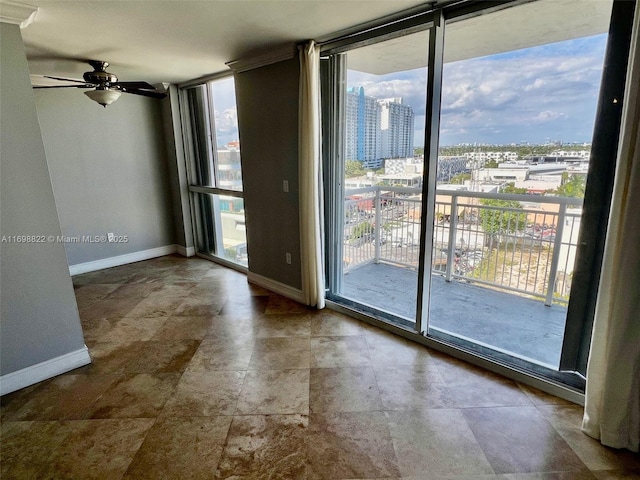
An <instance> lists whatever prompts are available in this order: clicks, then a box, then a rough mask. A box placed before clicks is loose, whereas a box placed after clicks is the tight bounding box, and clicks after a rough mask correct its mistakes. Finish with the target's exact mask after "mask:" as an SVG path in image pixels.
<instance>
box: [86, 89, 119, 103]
mask: <svg viewBox="0 0 640 480" xmlns="http://www.w3.org/2000/svg"><path fill="white" fill-rule="evenodd" d="M84 94H85V95H86V96H87V97H89V98H90V99H91V100H93V101H94V102H96V103H99V104H100V105H102V106H103V107H105V108H106V107H107V105H111V104H112V103H113V102H115V101H116V100H117V99H118V98H119V97H120V92H119V91H117V90H110V89H108V88H102V89H100V88H96V89H95V90H89V91H88V92H84Z"/></svg>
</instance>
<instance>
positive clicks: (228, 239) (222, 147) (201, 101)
mask: <svg viewBox="0 0 640 480" xmlns="http://www.w3.org/2000/svg"><path fill="white" fill-rule="evenodd" d="M182 104H183V109H184V112H185V114H186V116H188V117H187V118H186V122H185V123H186V124H187V125H188V127H189V128H187V129H186V136H187V142H186V143H187V149H186V150H187V156H188V166H189V177H190V183H191V185H190V187H189V190H190V192H191V198H192V215H193V219H194V225H195V233H196V246H197V250H198V253H199V254H200V255H204V256H209V257H213V258H215V259H218V260H222V261H224V262H230V263H231V264H233V265H237V266H241V267H246V266H247V265H248V257H247V236H246V227H245V215H244V201H243V195H242V164H241V157H240V141H239V135H238V117H237V114H236V99H235V85H234V81H233V77H230V76H229V77H225V78H222V79H220V80H214V81H211V82H207V83H205V84H201V85H197V86H194V87H189V88H186V89H184V90H183V91H182Z"/></svg>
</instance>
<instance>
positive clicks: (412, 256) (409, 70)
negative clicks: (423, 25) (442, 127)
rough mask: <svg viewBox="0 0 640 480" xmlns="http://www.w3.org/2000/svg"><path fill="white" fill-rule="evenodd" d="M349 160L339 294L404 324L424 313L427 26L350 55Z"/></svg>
mask: <svg viewBox="0 0 640 480" xmlns="http://www.w3.org/2000/svg"><path fill="white" fill-rule="evenodd" d="M344 56H345V57H346V72H343V75H344V77H343V79H342V81H343V84H345V85H346V91H344V92H342V94H343V95H344V102H343V105H342V114H341V118H340V120H339V121H340V122H341V123H342V131H343V132H344V133H343V138H342V145H343V151H342V152H341V153H342V156H343V157H342V158H343V160H344V161H343V163H342V169H341V170H340V171H339V173H338V174H337V177H338V178H337V179H336V180H335V181H336V182H337V183H338V184H339V185H340V187H341V188H338V189H337V191H338V192H339V193H338V194H337V197H338V198H335V199H334V201H335V202H336V203H337V202H340V203H341V205H339V207H340V208H338V211H340V212H341V216H340V218H337V219H336V223H338V225H335V226H334V227H335V230H334V231H335V232H337V233H336V234H335V236H336V237H337V238H336V239H335V242H339V243H340V245H341V250H342V258H336V259H334V265H333V266H334V268H335V269H336V270H337V271H336V275H335V276H334V277H333V278H335V280H334V281H333V285H331V288H330V296H331V297H332V298H334V299H337V300H338V301H341V302H343V303H347V304H350V305H352V306H355V307H356V308H359V309H362V310H366V311H370V312H372V313H374V314H375V315H378V316H382V317H385V318H388V319H390V320H392V321H394V322H396V323H400V324H404V325H409V326H413V325H415V320H416V298H417V285H418V273H417V272H418V263H419V258H420V215H421V192H422V176H423V170H424V161H423V157H422V145H423V141H424V128H425V85H426V75H427V69H426V65H427V56H428V31H427V30H423V31H420V32H417V33H411V34H409V35H403V36H397V37H396V38H393V39H391V40H386V41H382V42H378V43H372V44H369V45H367V46H364V47H359V48H354V49H351V50H349V51H348V52H347V53H346V54H344Z"/></svg>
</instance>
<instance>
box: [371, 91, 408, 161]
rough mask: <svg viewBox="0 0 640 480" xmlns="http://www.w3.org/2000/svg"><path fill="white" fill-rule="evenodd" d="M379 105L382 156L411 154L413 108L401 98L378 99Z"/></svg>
mask: <svg viewBox="0 0 640 480" xmlns="http://www.w3.org/2000/svg"><path fill="white" fill-rule="evenodd" d="M378 103H379V104H380V107H381V115H380V130H381V139H380V140H381V142H380V145H381V149H382V151H381V153H382V157H383V158H403V157H412V156H413V120H414V114H413V109H412V108H411V107H410V106H409V105H405V104H403V103H402V98H385V99H384V100H378Z"/></svg>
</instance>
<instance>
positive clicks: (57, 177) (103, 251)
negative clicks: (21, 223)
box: [35, 72, 176, 265]
mask: <svg viewBox="0 0 640 480" xmlns="http://www.w3.org/2000/svg"><path fill="white" fill-rule="evenodd" d="M116 73H117V72H116ZM35 96H36V106H37V110H38V117H39V119H40V127H41V130H42V139H43V141H44V147H45V151H46V154H47V161H48V164H49V170H50V172H51V181H52V184H53V192H54V195H55V199H56V204H57V207H58V213H59V215H60V225H61V227H62V232H63V233H64V234H65V235H68V236H71V237H75V236H82V235H91V236H94V235H105V234H107V233H108V232H113V233H114V234H116V235H127V236H128V238H129V241H128V243H93V244H92V243H68V244H66V251H67V257H68V259H69V265H76V264H79V263H84V262H90V261H95V260H100V259H103V258H108V257H114V256H117V255H124V254H127V253H133V252H138V251H141V250H147V249H151V248H156V247H162V246H165V245H171V244H174V243H175V242H176V238H175V226H174V220H173V213H172V199H171V189H170V181H169V170H168V162H167V146H166V143H165V136H164V124H163V120H162V105H161V103H162V102H168V100H163V101H162V102H161V101H158V100H154V99H150V98H147V97H141V96H137V95H127V94H123V95H122V96H121V97H120V98H119V99H118V100H117V101H116V102H115V103H113V104H112V105H110V106H108V107H107V108H103V107H102V106H100V105H98V104H97V103H95V102H93V101H91V100H90V99H89V98H87V97H86V96H85V95H84V94H83V92H82V90H76V89H68V88H67V89H59V90H58V89H46V90H37V91H36V94H35Z"/></svg>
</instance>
